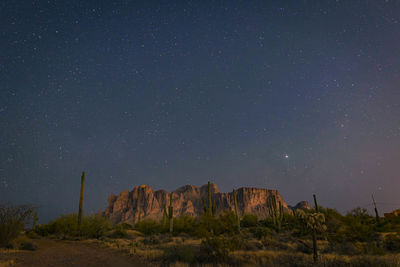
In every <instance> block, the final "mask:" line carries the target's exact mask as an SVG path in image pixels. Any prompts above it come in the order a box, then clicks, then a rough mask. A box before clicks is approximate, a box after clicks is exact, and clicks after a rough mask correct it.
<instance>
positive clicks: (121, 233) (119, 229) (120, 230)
mask: <svg viewBox="0 0 400 267" xmlns="http://www.w3.org/2000/svg"><path fill="white" fill-rule="evenodd" d="M127 235H128V234H127V232H126V230H125V229H124V227H123V226H122V225H120V224H118V225H116V226H115V227H114V231H113V232H112V233H111V235H110V237H111V238H124V237H126V236H127Z"/></svg>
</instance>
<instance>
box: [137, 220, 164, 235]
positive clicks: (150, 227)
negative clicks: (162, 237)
mask: <svg viewBox="0 0 400 267" xmlns="http://www.w3.org/2000/svg"><path fill="white" fill-rule="evenodd" d="M135 228H136V230H138V231H139V232H142V233H143V234H144V235H153V234H158V233H160V231H161V225H160V224H159V223H158V222H157V221H155V220H153V219H145V220H143V221H140V222H138V223H136V226H135Z"/></svg>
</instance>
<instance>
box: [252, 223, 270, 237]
mask: <svg viewBox="0 0 400 267" xmlns="http://www.w3.org/2000/svg"><path fill="white" fill-rule="evenodd" d="M250 231H251V233H252V234H253V235H254V237H255V238H257V239H263V238H266V237H268V236H269V235H270V234H271V230H270V229H269V228H267V227H261V226H259V227H253V228H251V229H250Z"/></svg>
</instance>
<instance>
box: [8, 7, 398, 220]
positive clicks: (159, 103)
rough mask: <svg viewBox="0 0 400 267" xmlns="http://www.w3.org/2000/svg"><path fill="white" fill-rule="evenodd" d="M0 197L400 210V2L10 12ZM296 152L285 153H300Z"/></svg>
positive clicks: (46, 205)
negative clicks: (251, 192)
mask: <svg viewBox="0 0 400 267" xmlns="http://www.w3.org/2000/svg"><path fill="white" fill-rule="evenodd" d="M0 25H2V26H1V28H0V35H1V37H0V51H1V52H0V151H1V153H0V201H1V202H9V203H32V204H34V205H36V206H38V207H39V216H40V218H41V219H42V220H47V219H50V218H55V217H56V216H58V215H60V214H62V213H70V212H74V211H76V210H77V206H78V205H77V204H78V195H79V186H80V175H81V171H82V170H85V171H86V172H87V183H86V192H85V206H84V207H85V211H86V212H87V213H91V212H96V211H98V210H100V209H104V208H105V205H106V200H107V197H108V195H109V194H111V193H114V194H115V193H119V192H120V191H122V190H126V189H129V190H131V189H132V188H133V187H134V186H138V185H140V184H148V185H150V186H152V187H153V188H156V189H161V188H164V189H167V190H173V189H175V188H177V187H179V186H181V185H184V184H194V185H201V184H204V183H206V182H207V181H208V180H211V181H213V182H216V183H217V184H218V185H219V187H220V190H222V191H231V190H232V188H233V187H236V188H237V187H241V186H255V187H265V188H271V189H278V190H280V192H281V194H282V195H283V197H284V199H285V200H286V201H287V202H288V204H296V203H297V202H298V201H300V200H311V199H312V194H313V193H316V194H317V196H318V199H319V202H320V204H321V205H324V206H329V207H333V208H337V209H338V210H339V211H341V212H345V211H347V210H349V209H351V208H353V207H355V206H357V205H360V206H363V207H367V208H370V207H371V206H370V204H371V194H372V193H373V194H375V198H376V200H377V202H378V208H379V209H380V210H382V211H388V210H392V209H394V208H399V207H400V194H399V189H400V177H399V173H400V164H399V160H400V88H399V85H400V49H399V47H400V2H399V1H159V2H156V1H143V3H140V2H139V1H31V2H28V1H1V2H0ZM286 155H287V156H286Z"/></svg>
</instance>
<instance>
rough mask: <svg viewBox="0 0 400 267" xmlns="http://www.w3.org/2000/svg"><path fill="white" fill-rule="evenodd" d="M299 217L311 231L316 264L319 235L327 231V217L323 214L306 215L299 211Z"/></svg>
mask: <svg viewBox="0 0 400 267" xmlns="http://www.w3.org/2000/svg"><path fill="white" fill-rule="evenodd" d="M297 216H298V217H299V218H300V220H301V221H303V223H304V225H305V226H306V227H307V228H308V229H309V230H310V231H311V234H312V239H313V254H314V257H313V258H314V262H317V261H318V246H317V245H318V243H317V233H318V232H324V231H326V225H325V216H324V214H322V213H305V212H304V211H302V210H299V211H297Z"/></svg>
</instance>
